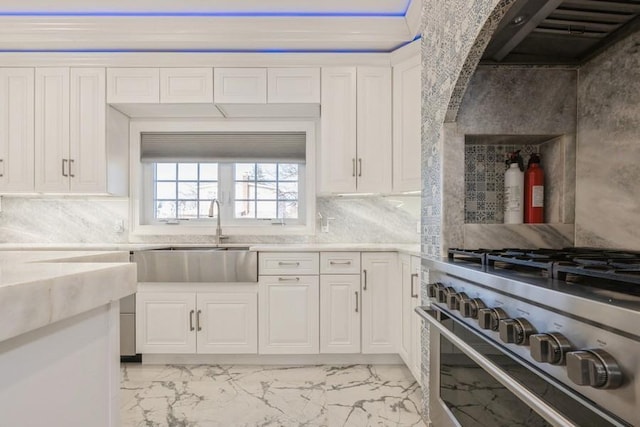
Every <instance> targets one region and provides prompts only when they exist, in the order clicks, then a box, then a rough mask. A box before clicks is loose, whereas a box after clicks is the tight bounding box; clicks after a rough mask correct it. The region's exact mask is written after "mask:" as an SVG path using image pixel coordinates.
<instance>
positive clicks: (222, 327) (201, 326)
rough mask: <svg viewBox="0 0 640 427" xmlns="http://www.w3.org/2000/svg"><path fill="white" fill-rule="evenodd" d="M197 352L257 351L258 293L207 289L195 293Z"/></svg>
mask: <svg viewBox="0 0 640 427" xmlns="http://www.w3.org/2000/svg"><path fill="white" fill-rule="evenodd" d="M197 306H198V309H197V312H196V315H197V319H198V321H197V326H198V328H197V329H198V334H197V335H198V340H197V341H198V345H197V349H198V353H218V354H240V353H253V354H255V353H257V352H258V295H257V293H256V292H255V291H254V292H245V293H240V292H238V293H236V292H211V293H209V292H207V293H198V295H197Z"/></svg>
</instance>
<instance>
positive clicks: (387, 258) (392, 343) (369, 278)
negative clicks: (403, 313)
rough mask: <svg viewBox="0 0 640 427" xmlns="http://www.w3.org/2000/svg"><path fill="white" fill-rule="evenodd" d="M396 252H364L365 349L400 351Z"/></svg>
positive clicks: (363, 304) (363, 330) (389, 351)
mask: <svg viewBox="0 0 640 427" xmlns="http://www.w3.org/2000/svg"><path fill="white" fill-rule="evenodd" d="M397 259H398V257H397V254H396V253H388V252H379V253H373V252H370V253H363V254H362V352H363V353H397V341H398V339H397V336H398V334H399V332H400V327H399V325H398V322H399V318H400V312H399V305H400V303H399V298H400V292H399V291H400V289H401V284H400V278H399V275H398V273H397V270H398V268H397Z"/></svg>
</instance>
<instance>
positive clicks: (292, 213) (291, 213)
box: [278, 202, 298, 219]
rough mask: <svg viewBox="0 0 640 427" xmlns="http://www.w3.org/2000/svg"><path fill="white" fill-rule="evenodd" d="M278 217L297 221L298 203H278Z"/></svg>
mask: <svg viewBox="0 0 640 427" xmlns="http://www.w3.org/2000/svg"><path fill="white" fill-rule="evenodd" d="M283 214H284V215H283ZM278 215H279V218H293V219H298V202H278Z"/></svg>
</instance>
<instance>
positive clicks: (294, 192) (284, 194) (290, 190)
mask: <svg viewBox="0 0 640 427" xmlns="http://www.w3.org/2000/svg"><path fill="white" fill-rule="evenodd" d="M278 199H286V200H298V183H297V182H281V183H280V185H279V192H278Z"/></svg>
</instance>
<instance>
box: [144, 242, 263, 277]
mask: <svg viewBox="0 0 640 427" xmlns="http://www.w3.org/2000/svg"><path fill="white" fill-rule="evenodd" d="M133 261H134V262H135V263H136V264H137V266H138V282H191V283H193V282H210V283H229V282H257V281H258V253H257V252H254V251H249V250H238V249H233V250H220V249H215V248H214V249H211V248H203V249H201V250H199V249H187V250H181V249H160V250H149V251H139V252H134V253H133Z"/></svg>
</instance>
